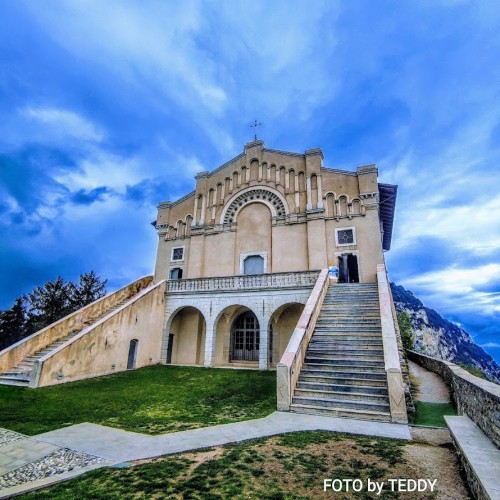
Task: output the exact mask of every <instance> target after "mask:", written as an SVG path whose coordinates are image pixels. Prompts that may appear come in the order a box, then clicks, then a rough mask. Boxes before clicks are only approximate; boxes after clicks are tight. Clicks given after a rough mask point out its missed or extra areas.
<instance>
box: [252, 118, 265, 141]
mask: <svg viewBox="0 0 500 500" xmlns="http://www.w3.org/2000/svg"><path fill="white" fill-rule="evenodd" d="M259 125H262V123H261V122H258V121H257V120H254V122H253V123H252V125H250V127H251V128H253V131H254V135H253V140H254V141H256V140H257V127H258V126H259Z"/></svg>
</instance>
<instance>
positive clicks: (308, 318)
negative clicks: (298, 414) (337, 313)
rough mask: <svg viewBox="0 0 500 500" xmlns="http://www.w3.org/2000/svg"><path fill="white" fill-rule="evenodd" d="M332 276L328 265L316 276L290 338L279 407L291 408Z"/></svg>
mask: <svg viewBox="0 0 500 500" xmlns="http://www.w3.org/2000/svg"><path fill="white" fill-rule="evenodd" d="M329 284H330V280H329V279H328V269H323V270H322V271H321V273H320V274H319V277H318V278H317V281H316V284H315V286H314V288H313V290H312V292H311V295H310V297H309V299H308V300H307V302H306V306H305V307H304V310H303V311H302V315H301V316H300V318H299V321H298V323H297V326H296V328H295V330H294V332H293V333H292V337H291V338H290V342H288V346H287V348H286V350H285V352H284V354H283V356H282V357H281V361H280V362H279V364H278V366H277V375H276V379H277V380H276V383H277V399H278V410H282V411H289V409H290V404H291V402H292V397H293V393H294V391H295V386H296V385H297V379H298V377H299V374H300V370H301V369H302V365H303V363H304V358H305V355H306V351H307V346H308V345H309V341H310V340H311V337H312V334H313V333H314V329H315V328H316V321H317V319H318V316H319V313H320V312H321V306H322V305H323V300H324V298H325V295H326V291H327V290H328V285H329Z"/></svg>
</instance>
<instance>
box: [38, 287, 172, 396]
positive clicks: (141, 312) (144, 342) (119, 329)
mask: <svg viewBox="0 0 500 500" xmlns="http://www.w3.org/2000/svg"><path fill="white" fill-rule="evenodd" d="M164 297H165V281H163V282H160V283H157V284H155V285H154V286H150V287H149V288H146V289H144V290H142V291H140V292H139V293H137V294H136V295H135V296H134V297H133V298H132V300H131V301H130V302H128V303H126V304H124V305H123V306H121V307H119V308H118V309H116V310H114V311H112V312H110V314H109V315H107V316H105V317H104V318H102V319H101V320H99V321H97V322H96V323H95V324H93V325H90V326H89V327H88V328H86V329H84V330H82V331H81V333H79V334H78V335H76V336H75V337H73V338H71V339H70V340H68V341H67V342H66V343H65V344H63V345H61V346H60V347H58V348H57V349H55V350H54V351H52V352H50V353H48V354H47V355H46V356H45V357H42V358H41V359H40V360H39V364H38V370H37V374H36V377H35V378H36V380H35V384H36V386H38V387H43V386H48V385H55V384H62V383H65V382H72V381H75V380H81V379H86V378H91V377H98V376H102V375H109V374H111V373H117V372H120V371H124V370H126V369H127V362H128V355H129V348H130V342H131V341H132V340H136V341H137V351H136V359H135V363H134V368H140V367H142V366H148V365H153V364H157V363H159V362H160V346H161V339H162V331H163V309H164Z"/></svg>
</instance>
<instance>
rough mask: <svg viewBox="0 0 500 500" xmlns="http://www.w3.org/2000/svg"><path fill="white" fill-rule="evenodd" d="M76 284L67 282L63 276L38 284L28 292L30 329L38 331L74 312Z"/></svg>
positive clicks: (30, 330)
mask: <svg viewBox="0 0 500 500" xmlns="http://www.w3.org/2000/svg"><path fill="white" fill-rule="evenodd" d="M74 290H75V285H74V284H73V283H66V282H65V281H64V280H63V279H62V278H61V276H58V277H57V279H55V280H54V281H47V283H45V285H43V287H39V286H37V287H36V288H35V289H34V290H33V292H31V293H30V294H28V300H29V312H28V330H29V332H36V331H38V330H41V329H42V328H45V327H46V326H47V325H50V324H51V323H54V322H55V321H57V320H58V319H61V318H63V317H64V316H66V315H67V314H69V313H71V312H73V310H74V309H73V307H72V301H71V298H72V296H73V294H74Z"/></svg>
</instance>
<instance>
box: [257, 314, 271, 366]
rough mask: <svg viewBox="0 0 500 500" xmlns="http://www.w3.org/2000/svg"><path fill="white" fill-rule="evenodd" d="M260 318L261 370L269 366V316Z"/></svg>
mask: <svg viewBox="0 0 500 500" xmlns="http://www.w3.org/2000/svg"><path fill="white" fill-rule="evenodd" d="M257 319H258V320H259V327H260V333H259V370H267V369H268V368H269V330H268V323H269V318H260V317H258V318H257Z"/></svg>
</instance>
